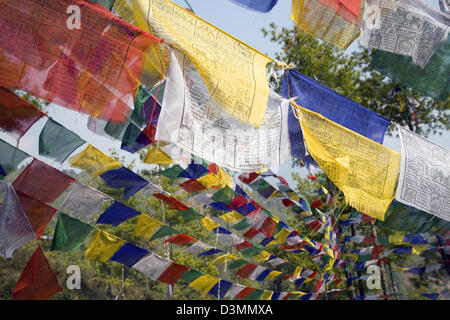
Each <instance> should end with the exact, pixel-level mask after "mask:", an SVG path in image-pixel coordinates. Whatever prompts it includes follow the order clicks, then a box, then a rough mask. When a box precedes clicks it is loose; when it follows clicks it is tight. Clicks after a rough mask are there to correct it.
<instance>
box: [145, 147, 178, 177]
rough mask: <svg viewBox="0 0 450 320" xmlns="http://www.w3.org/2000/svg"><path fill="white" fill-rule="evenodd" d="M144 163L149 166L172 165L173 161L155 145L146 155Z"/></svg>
mask: <svg viewBox="0 0 450 320" xmlns="http://www.w3.org/2000/svg"><path fill="white" fill-rule="evenodd" d="M144 162H145V163H149V164H169V163H172V162H173V160H172V158H171V157H170V156H169V155H168V154H167V153H165V152H164V151H162V150H161V149H160V148H159V147H158V146H157V145H155V146H153V147H152V148H151V149H150V151H149V152H148V153H147V156H146V157H145V160H144ZM166 171H167V170H166ZM180 173H181V172H180Z"/></svg>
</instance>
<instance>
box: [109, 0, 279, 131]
mask: <svg viewBox="0 0 450 320" xmlns="http://www.w3.org/2000/svg"><path fill="white" fill-rule="evenodd" d="M115 8H116V10H117V12H118V13H119V15H120V16H121V17H122V18H123V19H124V20H126V21H128V22H130V23H133V24H135V25H137V26H138V27H140V28H141V29H143V30H145V31H147V32H150V33H151V34H153V35H155V36H157V37H160V38H163V39H164V40H165V41H167V43H168V44H169V45H171V46H173V47H175V48H176V49H179V50H181V51H183V53H184V54H186V56H188V57H189V59H190V60H191V61H192V63H193V65H194V66H195V68H196V69H197V70H198V71H199V73H200V74H201V76H202V78H203V80H204V81H205V83H206V85H207V87H208V89H209V92H210V93H211V95H212V98H213V100H214V101H216V102H217V103H219V104H221V105H222V106H223V110H224V111H226V112H227V113H228V114H230V115H231V116H233V117H234V118H236V119H238V120H240V121H243V122H246V123H249V124H251V125H253V126H255V127H259V126H260V124H261V122H262V120H263V118H264V114H265V108H266V105H267V101H268V97H269V85H268V82H267V77H266V71H265V69H266V65H267V63H268V62H271V61H273V60H272V59H271V58H269V57H267V56H265V55H264V54H262V53H260V52H258V51H257V50H255V49H253V48H251V47H250V46H248V45H247V44H245V43H243V42H241V41H239V40H238V39H236V38H234V37H232V36H230V35H229V34H227V33H226V32H224V31H222V30H220V29H219V28H217V27H216V26H214V25H212V24H210V23H208V22H207V21H205V20H203V19H201V18H199V17H197V16H196V15H195V14H194V13H192V12H190V11H188V10H186V9H184V8H182V7H181V6H179V5H177V4H175V3H173V2H172V1H167V0H133V1H129V0H116V2H115ZM165 54H166V53H165V52H161V55H163V56H165Z"/></svg>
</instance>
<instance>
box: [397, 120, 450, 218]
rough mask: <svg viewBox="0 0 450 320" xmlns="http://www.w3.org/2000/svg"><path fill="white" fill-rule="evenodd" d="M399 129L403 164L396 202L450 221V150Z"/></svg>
mask: <svg viewBox="0 0 450 320" xmlns="http://www.w3.org/2000/svg"><path fill="white" fill-rule="evenodd" d="M398 128H399V131H400V138H401V142H402V164H401V170H400V179H399V182H398V187H397V194H396V196H395V199H396V200H397V201H399V202H402V203H404V204H407V205H409V206H413V207H415V208H417V209H420V210H423V211H426V212H428V213H431V214H433V215H435V216H438V217H439V218H442V219H445V220H447V221H450V151H449V150H447V149H445V148H443V147H441V146H439V145H437V144H434V143H433V142H431V141H429V140H427V139H425V138H422V137H421V136H419V135H417V134H415V133H414V132H412V131H410V130H408V129H405V128H402V127H400V126H398Z"/></svg>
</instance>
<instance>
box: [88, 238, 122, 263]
mask: <svg viewBox="0 0 450 320" xmlns="http://www.w3.org/2000/svg"><path fill="white" fill-rule="evenodd" d="M124 244H125V241H124V240H122V239H120V238H118V237H116V236H113V235H112V234H109V233H107V232H104V231H102V230H97V232H96V233H95V235H94V236H93V237H92V240H91V242H90V244H89V247H88V248H87V249H86V259H88V260H99V261H101V262H106V261H108V260H109V259H110V258H111V257H112V256H113V255H114V253H115V252H116V251H117V250H119V248H120V247H121V246H123V245H124Z"/></svg>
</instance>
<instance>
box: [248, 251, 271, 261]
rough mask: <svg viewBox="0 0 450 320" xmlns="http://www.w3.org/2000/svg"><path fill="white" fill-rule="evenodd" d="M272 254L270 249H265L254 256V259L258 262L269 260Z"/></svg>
mask: <svg viewBox="0 0 450 320" xmlns="http://www.w3.org/2000/svg"><path fill="white" fill-rule="evenodd" d="M271 255H272V254H271V253H270V252H269V251H266V250H263V251H261V253H259V254H257V255H256V256H253V257H252V259H253V260H255V261H256V262H263V261H267V259H269V258H270V256H271Z"/></svg>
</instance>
